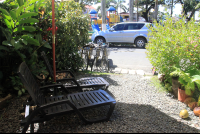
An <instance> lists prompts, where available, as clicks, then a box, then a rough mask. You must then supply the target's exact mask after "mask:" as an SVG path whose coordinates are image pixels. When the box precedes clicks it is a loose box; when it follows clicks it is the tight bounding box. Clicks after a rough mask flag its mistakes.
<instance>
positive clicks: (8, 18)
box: [3, 14, 12, 20]
mask: <svg viewBox="0 0 200 134" xmlns="http://www.w3.org/2000/svg"><path fill="white" fill-rule="evenodd" d="M3 16H4V18H6V19H7V20H11V19H12V18H11V16H8V15H5V14H4V15H3Z"/></svg>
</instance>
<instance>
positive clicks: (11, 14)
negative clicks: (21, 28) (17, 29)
mask: <svg viewBox="0 0 200 134" xmlns="http://www.w3.org/2000/svg"><path fill="white" fill-rule="evenodd" d="M10 16H11V17H12V19H13V20H16V19H17V17H16V13H15V12H14V11H12V10H11V11H10Z"/></svg>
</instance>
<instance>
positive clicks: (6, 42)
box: [2, 41, 12, 46]
mask: <svg viewBox="0 0 200 134" xmlns="http://www.w3.org/2000/svg"><path fill="white" fill-rule="evenodd" d="M2 44H3V45H5V46H12V45H11V44H10V43H9V42H8V41H3V42H2Z"/></svg>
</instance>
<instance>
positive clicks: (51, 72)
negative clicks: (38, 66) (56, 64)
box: [41, 51, 54, 79]
mask: <svg viewBox="0 0 200 134" xmlns="http://www.w3.org/2000/svg"><path fill="white" fill-rule="evenodd" d="M41 56H42V58H43V60H44V63H45V65H46V67H47V70H48V72H49V75H50V77H51V79H53V78H54V77H53V70H52V68H51V65H50V64H49V60H48V59H47V56H46V54H45V52H44V51H42V52H41Z"/></svg>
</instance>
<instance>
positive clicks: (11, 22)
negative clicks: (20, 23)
mask: <svg viewBox="0 0 200 134" xmlns="http://www.w3.org/2000/svg"><path fill="white" fill-rule="evenodd" d="M10 24H11V26H12V28H14V22H13V20H11V21H10Z"/></svg>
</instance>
